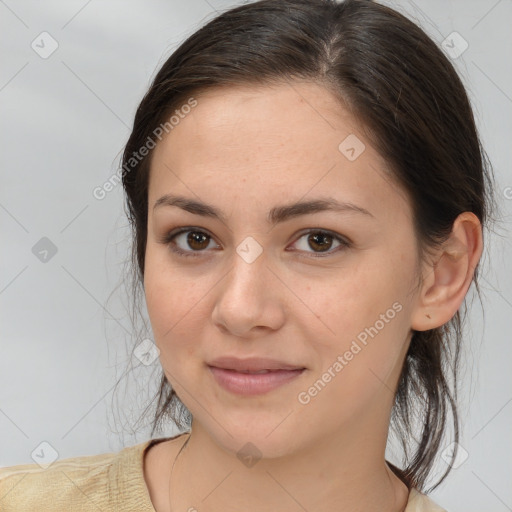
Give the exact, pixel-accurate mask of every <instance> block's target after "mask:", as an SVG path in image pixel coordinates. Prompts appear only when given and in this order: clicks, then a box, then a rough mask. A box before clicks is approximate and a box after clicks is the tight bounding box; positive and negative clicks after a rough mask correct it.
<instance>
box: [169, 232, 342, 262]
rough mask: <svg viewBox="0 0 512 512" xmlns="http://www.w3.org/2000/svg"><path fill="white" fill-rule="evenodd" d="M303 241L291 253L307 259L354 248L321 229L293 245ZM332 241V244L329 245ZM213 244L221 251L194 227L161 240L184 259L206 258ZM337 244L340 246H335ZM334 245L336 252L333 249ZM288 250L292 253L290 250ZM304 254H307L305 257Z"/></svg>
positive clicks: (300, 236)
mask: <svg viewBox="0 0 512 512" xmlns="http://www.w3.org/2000/svg"><path fill="white" fill-rule="evenodd" d="M302 240H304V242H302V244H301V245H302V248H301V249H299V250H297V249H291V252H298V253H299V254H300V255H301V256H303V257H305V258H325V257H328V256H331V255H334V254H337V253H339V252H340V251H341V250H343V249H346V248H349V247H351V246H352V243H351V242H350V241H349V240H348V239H346V238H345V237H343V236H341V235H339V234H338V233H334V232H333V231H330V230H326V229H319V228H315V229H307V230H303V231H301V232H300V233H299V234H298V235H297V238H295V241H294V242H293V244H292V245H297V244H298V243H299V242H301V241H302ZM326 240H327V243H326ZM331 240H332V243H329V241H331ZM177 242H178V243H181V245H182V246H185V247H186V246H188V248H189V249H186V248H183V247H180V246H179V245H178V243H177ZM212 242H213V244H214V245H215V246H217V247H216V248H215V249H214V250H219V246H218V244H216V243H215V242H214V239H213V237H212V236H211V235H210V234H209V233H208V232H207V231H205V230H203V229H201V228H197V227H193V226H187V227H182V228H178V229H175V230H172V231H171V232H169V233H167V234H165V235H164V236H163V237H162V239H161V240H160V243H163V244H165V245H167V246H168V247H169V249H170V251H171V252H172V253H174V254H176V255H178V256H180V257H184V258H198V257H204V256H205V253H207V252H209V249H211V247H210V245H211V243H212ZM336 243H337V244H338V245H335V244H336ZM333 245H334V250H333V249H332V246H333ZM312 246H313V247H315V246H316V247H317V248H319V249H320V250H318V251H315V250H313V251H312V252H311V251H308V250H307V248H311V247H312ZM326 246H327V247H326ZM286 250H287V251H290V250H289V249H286ZM304 253H305V254H306V255H305V256H304Z"/></svg>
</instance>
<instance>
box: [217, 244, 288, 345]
mask: <svg viewBox="0 0 512 512" xmlns="http://www.w3.org/2000/svg"><path fill="white" fill-rule="evenodd" d="M233 260H234V261H233V266H232V268H231V270H230V271H228V273H227V275H226V276H225V278H224V279H223V280H221V283H220V284H219V287H218V288H216V289H217V293H218V295H217V297H216V300H215V305H214V308H213V311H212V320H213V322H214V325H216V326H217V327H218V328H219V329H220V330H221V331H222V332H223V333H229V334H232V335H234V336H238V337H245V338H252V337H254V336H259V335H265V334H267V333H268V332H272V331H274V330H278V329H279V328H280V327H281V326H282V325H283V323H284V321H285V307H284V302H283V300H284V297H283V294H284V293H285V292H284V290H283V286H282V283H281V282H280V281H279V279H278V278H277V277H276V276H275V275H274V273H273V272H275V270H273V269H271V268H269V266H268V261H267V258H266V256H265V251H263V253H262V254H261V255H260V256H259V257H258V258H257V259H256V260H255V261H252V262H251V263H248V262H247V261H245V260H244V259H243V258H242V257H240V256H239V254H237V253H235V255H234V257H233Z"/></svg>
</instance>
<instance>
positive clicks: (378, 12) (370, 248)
mask: <svg viewBox="0 0 512 512" xmlns="http://www.w3.org/2000/svg"><path fill="white" fill-rule="evenodd" d="M122 179H123V185H124V189H125V192H126V200H127V208H128V215H129V219H130V221H131V223H132V227H133V242H134V244H133V249H134V252H133V256H134V258H133V261H134V264H135V270H136V272H138V279H139V282H140V284H142V285H143V289H144V294H145V299H146V304H147V308H148V313H149V317H150V320H151V326H152V330H153V334H154V338H155V343H156V346H157V347H158V350H159V356H160V362H161V364H162V369H163V374H162V382H161V387H160V394H159V401H158V408H157V414H156V417H155V423H154V427H155V428H156V427H157V426H158V425H159V424H161V423H162V422H163V420H164V419H165V418H166V417H170V418H171V419H173V420H174V421H175V422H176V423H177V424H178V425H179V426H180V427H186V432H184V433H182V434H181V435H179V436H175V437H172V438H159V439H152V440H150V441H147V442H145V443H142V444H139V445H136V446H131V447H127V448H125V449H124V450H122V451H121V452H120V453H117V454H116V453H112V454H101V455H97V456H87V457H75V458H72V459H66V460H61V461H57V462H55V463H53V464H52V465H51V466H50V467H48V468H46V469H39V468H37V467H36V466H35V465H28V466H27V465H24V466H15V467H11V468H5V469H3V470H1V471H0V490H1V492H0V497H2V496H3V497H4V498H3V500H2V502H0V503H2V510H5V511H10V510H29V509H33V508H34V507H37V509H38V510H97V509H100V510H139V511H141V510H145V511H157V512H164V511H178V510H184V511H185V510H187V511H194V510H198V511H203V510H204V511H220V510H223V511H232V510H233V511H234V510H240V509H243V510H245V511H246V512H255V511H260V510H281V511H295V510H308V511H313V510H324V511H335V510H336V511H337V512H339V511H342V512H345V511H349V510H350V511H354V510H361V511H362V510H365V511H366V512H368V511H371V510H374V511H377V510H378V511H380V512H383V511H390V512H398V511H407V512H412V511H414V510H442V509H441V508H440V507H438V506H437V505H436V504H435V503H434V502H433V501H432V500H431V499H430V498H429V497H428V496H427V495H426V492H427V491H426V488H427V482H428V479H429V476H430V473H431V470H432V468H433V465H434V462H435V460H436V455H438V454H439V453H440V452H441V451H443V450H445V449H446V448H447V447H449V446H451V440H449V439H445V437H446V436H445V435H444V434H445V430H446V428H447V423H448V419H449V418H450V415H451V419H452V421H453V425H454V433H455V438H454V443H455V444H453V443H452V444H453V446H455V450H453V453H452V458H455V456H456V451H457V450H456V447H457V440H458V417H457V408H456V403H455V400H454V399H455V393H456V388H455V387H452V386H451V381H452V378H453V377H456V368H457V357H458V349H459V346H460V343H461V336H460V333H461V318H460V314H459V309H460V307H461V306H462V305H463V301H464V298H465V296H466V294H467V292H468V289H469V287H470V285H471V284H472V282H473V281H475V285H476V284H477V283H476V278H477V270H478V263H479V260H480V257H481V254H482V250H483V227H484V226H485V224H486V221H487V218H488V210H489V195H490V185H489V184H490V177H489V171H488V169H487V167H486V165H485V157H484V154H483V152H482V150H481V148H480V143H479V138H478V135H477V131H476V128H475V123H474V119H473V114H472V111H471V107H470V104H469V101H468V98H467V95H466V92H465V90H464V87H463V85H462V83H461V81H460V79H459V78H458V76H457V74H456V72H455V70H454V68H453V66H452V65H451V63H450V62H449V60H448V58H447V57H445V56H444V54H443V53H442V51H441V50H440V49H439V48H438V47H437V46H436V44H435V43H434V42H433V41H432V40H430V39H429V38H428V36H427V35H426V34H425V33H424V32H423V31H422V30H421V29H420V28H419V27H417V26H416V25H414V24H413V23H412V22H411V21H409V20H407V19H406V18H405V17H403V16H402V15H400V14H398V13H397V12H395V11H393V10H391V9H389V8H387V7H384V6H381V5H379V4H376V3H373V2H369V1H364V0H347V1H345V2H342V3H336V2H334V1H333V0H314V1H312V0H292V1H279V0H262V1H259V2H254V3H251V4H247V5H243V6H240V7H237V8H234V9H232V10H230V11H228V12H226V13H224V14H221V15H220V16H218V17H217V18H215V19H214V20H212V21H210V22H209V23H208V24H207V25H205V26H204V27H203V28H201V29H200V30H198V31H197V32H196V33H195V34H193V35H192V36H191V37H189V38H188V39H187V40H186V41H185V42H184V43H183V44H182V45H181V46H180V47H179V48H178V49H177V50H176V51H175V52H174V53H173V55H171V57H170V58H169V59H168V60H167V61H166V62H165V63H164V65H163V66H162V68H161V69H160V71H159V72H158V74H157V75H156V77H155V79H154V81H153V84H152V85H151V87H150V89H149V91H148V92H147V94H146V95H145V97H144V99H143V100H142V102H141V104H140V105H139V108H138V110H137V113H136V116H135V121H134V126H133V131H132V133H131V136H130V138H129V140H128V143H127V145H126V148H125V151H124V155H123V162H122ZM447 363H450V364H451V365H452V368H454V372H455V373H454V375H451V374H450V373H446V372H447V370H446V368H448V367H449V364H447ZM455 382H456V380H455ZM183 411H185V420H184V421H182V420H183V418H182V413H183ZM390 425H391V426H392V427H394V428H395V430H396V432H397V433H398V435H399V439H400V441H401V442H402V444H403V446H404V447H405V448H407V450H406V452H405V457H404V460H405V464H404V465H403V467H402V468H399V467H397V466H395V465H394V464H392V463H390V462H388V461H387V460H386V458H385V451H386V447H387V442H388V430H389V427H390ZM155 428H154V430H153V432H154V431H155ZM414 439H417V440H418V442H417V443H413V440H414ZM448 470H449V466H448ZM446 474H447V472H446V473H445V474H444V475H442V477H441V479H439V480H438V481H437V482H436V485H438V484H439V483H440V481H442V479H443V478H444V477H446ZM434 487H435V485H434V486H433V487H431V488H434Z"/></svg>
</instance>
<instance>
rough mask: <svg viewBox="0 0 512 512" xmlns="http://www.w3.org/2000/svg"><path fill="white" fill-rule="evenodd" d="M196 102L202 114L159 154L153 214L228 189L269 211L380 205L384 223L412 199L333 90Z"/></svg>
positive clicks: (224, 92) (225, 91) (237, 94)
mask: <svg viewBox="0 0 512 512" xmlns="http://www.w3.org/2000/svg"><path fill="white" fill-rule="evenodd" d="M194 98H195V99H196V100H197V105H196V106H195V107H193V108H191V109H190V112H189V113H188V114H182V116H180V120H179V122H178V123H177V124H176V125H175V126H174V128H173V129H172V130H171V131H170V132H169V133H168V134H167V135H166V136H165V137H164V138H163V139H162V141H161V142H159V143H158V144H157V146H156V148H155V149H154V154H153V156H152V162H151V172H150V186H149V206H150V207H151V205H152V204H153V203H154V202H155V200H157V199H158V197H159V196H160V195H161V194H164V193H170V192H177V191H179V192H180V193H184V194H187V195H191V194H192V195H197V196H198V197H200V198H202V199H205V200H208V202H215V197H216V196H217V197H218V198H219V199H220V198H221V196H222V194H221V189H222V191H223V192H225V193H228V191H229V193H230V194H231V197H232V198H233V200H235V199H243V200H244V201H249V200H251V199H252V200H254V201H257V202H258V204H260V205H261V204H263V203H265V202H266V201H267V200H268V201H269V202H272V201H274V200H275V199H276V198H278V197H279V198H280V199H281V200H280V201H279V202H280V203H282V198H283V197H286V198H288V199H290V200H298V199H300V198H302V197H303V196H305V195H314V196H318V195H326V194H327V193H328V194H329V195H330V196H331V197H332V196H336V195H338V196H339V197H340V198H342V199H344V200H346V201H352V202H354V203H356V204H361V206H363V207H367V206H368V205H374V209H375V208H376V207H377V208H379V205H380V208H381V209H382V210H383V213H386V212H388V213H389V208H391V207H393V208H395V209H396V208H397V207H400V204H399V202H397V197H400V196H403V192H402V191H401V190H399V189H398V188H397V186H396V184H394V183H392V182H391V178H390V174H389V170H387V168H386V163H385V162H384V160H383V159H382V158H381V157H380V155H379V154H378V153H377V152H376V151H375V150H374V149H373V148H372V147H371V145H370V143H369V141H368V140H367V138H366V137H365V134H364V130H363V127H362V126H361V125H360V123H358V120H357V119H356V118H355V117H354V116H352V115H351V114H350V112H349V111H348V110H347V109H346V108H344V107H343V106H342V104H341V103H340V102H339V101H338V100H337V99H336V98H335V97H334V96H333V95H332V94H331V93H330V92H329V91H328V90H327V89H326V88H324V87H322V86H320V85H318V84H313V83H308V82H293V83H286V84H281V85H275V86H272V87H269V86H258V87H252V86H251V87H249V86H243V87H242V86H237V87H225V88H221V89H212V90H209V91H207V92H205V93H203V94H200V95H196V96H194ZM178 110H179V107H178ZM340 145H341V146H340ZM351 149H354V151H351ZM347 150H348V153H347ZM354 155H355V156H356V158H355V159H354V158H353V157H354ZM349 157H350V158H349ZM216 192H217V194H216ZM225 197H226V196H225V195H224V198H225ZM230 206H231V205H230ZM406 206H407V205H405V204H404V205H402V207H406ZM368 209H370V208H369V207H368Z"/></svg>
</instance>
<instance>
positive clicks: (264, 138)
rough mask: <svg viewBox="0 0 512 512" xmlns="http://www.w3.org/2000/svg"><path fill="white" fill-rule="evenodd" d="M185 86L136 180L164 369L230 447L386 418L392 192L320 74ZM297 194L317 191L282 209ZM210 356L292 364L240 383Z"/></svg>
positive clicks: (412, 260) (407, 262)
mask: <svg viewBox="0 0 512 512" xmlns="http://www.w3.org/2000/svg"><path fill="white" fill-rule="evenodd" d="M195 98H196V99H197V106H195V107H194V108H192V109H190V112H189V113H188V114H187V115H184V116H182V118H181V119H180V121H179V124H177V125H175V126H174V128H173V129H172V131H170V132H169V134H168V135H166V137H164V138H163V139H162V141H161V142H159V143H158V145H157V146H156V148H155V150H154V153H153V156H152V162H151V170H150V180H149V197H148V203H149V206H148V236H147V247H146V259H145V280H144V287H145V294H146V301H147V307H148V312H149V317H150V320H151V324H152V329H153V333H154V338H155V343H156V344H157V346H158V348H159V349H160V361H161V364H162V366H163V369H164V371H165V374H166V376H167V378H168V380H169V382H170V383H171V385H172V387H173V388H174V389H175V390H176V392H177V394H178V396H179V397H180V399H181V400H182V401H183V402H184V404H185V405H186V406H187V408H188V409H189V410H190V412H191V413H192V415H193V417H194V422H195V424H200V425H201V426H202V428H203V429H205V430H206V431H208V432H209V434H210V435H211V437H212V438H214V439H215V440H216V441H217V442H218V443H219V444H221V445H223V446H225V447H227V448H229V449H232V450H237V449H239V448H240V446H241V445H242V444H244V443H245V442H247V441H248V440H251V442H253V443H254V444H255V445H256V446H258V447H259V448H260V450H261V451H262V452H263V453H266V454H268V455H269V456H272V455H273V456H278V455H283V454H285V453H291V452H293V451H294V450H297V449H299V447H305V446H308V445H311V446H312V445H314V444H315V443H316V442H318V440H320V439H326V438H329V437H332V436H336V435H339V433H340V432H347V429H348V431H350V430H352V431H353V432H354V435H355V433H356V432H358V433H359V434H358V435H361V432H370V431H372V429H378V428H380V427H382V428H383V429H385V428H387V422H388V421H389V418H388V417H387V415H388V413H389V411H387V408H388V407H389V408H390V407H391V404H392V400H393V392H392V390H393V389H394V387H395V383H396V379H398V376H399V373H400V369H401V365H402V362H403V357H404V354H405V350H406V348H407V344H408V341H409V339H410V334H411V316H412V314H413V310H414V299H415V292H414V290H413V289H414V286H415V283H416V282H417V273H416V272H417V259H416V254H417V245H416V238H415V234H414V232H413V225H412V213H411V207H410V204H409V202H408V199H407V197H406V196H405V194H404V192H403V191H402V190H401V189H399V188H398V186H397V185H396V184H394V183H393V182H392V180H391V178H390V174H389V170H387V169H386V165H385V162H384V161H383V160H382V159H381V158H380V156H379V155H378V154H377V153H376V151H375V150H374V149H373V148H372V147H371V146H370V143H369V141H368V140H367V139H366V138H365V136H364V133H363V130H362V128H361V126H360V125H359V124H358V123H357V120H356V119H354V118H353V117H352V116H351V115H350V114H349V112H348V111H347V110H345V109H344V108H343V107H342V106H341V105H340V103H339V102H338V101H336V99H335V98H334V97H333V96H331V94H330V93H329V92H328V91H327V90H326V89H324V88H323V87H321V86H320V85H316V84H311V83H303V82H300V83H299V82H297V83H294V84H293V87H292V86H291V85H279V86H273V87H236V88H235V87H232V88H229V89H224V90H220V89H216V90H211V91H209V92H207V93H205V94H202V95H200V96H196V97H195ZM347 137H348V139H347ZM363 144H364V146H363ZM165 195H168V196H173V197H174V198H175V197H177V196H181V197H182V199H183V201H181V202H176V201H170V200H169V199H170V197H168V198H167V199H168V200H167V201H165V200H161V201H159V199H161V198H162V197H163V196H165ZM187 201H188V202H190V201H194V202H196V203H203V204H204V205H208V208H211V210H209V209H208V208H206V207H203V208H200V209H197V208H195V209H194V208H192V207H191V206H190V203H187ZM322 201H325V203H321V202H322ZM327 201H331V202H332V203H331V204H334V202H337V203H339V204H340V205H343V204H345V203H350V204H351V205H352V206H355V208H349V207H343V206H338V207H337V208H336V209H328V208H326V204H327ZM157 202H158V203H159V204H158V205H157V206H156V207H155V204H156V203H157ZM305 202H320V203H317V204H316V206H315V205H313V206H311V205H310V207H309V208H308V207H304V208H300V207H295V208H292V209H290V208H289V207H290V206H292V205H294V204H296V203H305ZM170 203H174V204H170ZM196 206H197V205H196ZM213 212H215V213H216V214H218V216H217V215H214V214H213ZM207 213H208V214H207ZM271 213H272V214H273V215H272V217H271V216H270V214H271ZM224 356H232V357H236V358H240V359H247V358H252V357H264V358H271V359H273V360H276V361H279V362H280V363H283V364H284V363H286V364H288V365H291V366H292V367H295V368H304V370H302V371H301V372H299V371H296V372H293V374H292V373H291V372H288V373H286V372H281V374H280V375H281V376H283V379H284V381H283V383H282V384H281V385H280V386H278V387H276V388H274V389H271V390H268V391H265V392H258V391H256V392H255V393H252V394H250V393H239V392H234V391H233V390H230V389H227V388H225V387H224V386H223V385H221V384H220V383H219V381H218V380H217V378H216V377H215V375H214V373H212V371H211V369H210V367H209V365H208V363H211V362H212V361H214V360H215V359H216V358H220V357H224ZM225 374H226V372H224V375H225ZM267 375H268V374H267ZM286 375H287V376H288V377H286V378H289V380H286V379H285V377H284V376H286ZM260 377H261V376H260ZM260 377H254V378H255V379H258V378H260ZM246 378H247V377H246ZM251 378H252V377H251ZM242 379H244V377H242ZM244 382H245V381H244ZM193 426H194V424H193ZM383 431H385V430H383Z"/></svg>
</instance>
